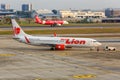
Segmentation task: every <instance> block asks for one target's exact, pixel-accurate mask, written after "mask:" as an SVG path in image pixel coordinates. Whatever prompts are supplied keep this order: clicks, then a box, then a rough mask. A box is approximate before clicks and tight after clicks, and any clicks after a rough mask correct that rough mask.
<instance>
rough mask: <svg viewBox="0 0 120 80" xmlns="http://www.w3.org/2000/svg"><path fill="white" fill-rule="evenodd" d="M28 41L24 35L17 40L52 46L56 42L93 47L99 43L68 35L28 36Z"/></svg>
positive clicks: (72, 45) (71, 45)
mask: <svg viewBox="0 0 120 80" xmlns="http://www.w3.org/2000/svg"><path fill="white" fill-rule="evenodd" d="M27 38H28V40H29V42H28V41H27V40H26V39H25V37H23V38H22V37H21V39H20V40H19V41H21V42H23V43H28V44H31V45H37V46H39V45H48V46H54V45H56V44H64V45H65V46H66V47H67V46H68V47H94V46H99V45H101V43H99V42H97V41H96V40H94V39H91V38H70V37H37V36H28V37H27Z"/></svg>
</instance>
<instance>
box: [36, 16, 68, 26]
mask: <svg viewBox="0 0 120 80" xmlns="http://www.w3.org/2000/svg"><path fill="white" fill-rule="evenodd" d="M35 23H39V24H45V25H51V27H52V26H61V25H62V24H69V23H68V22H67V21H63V20H41V19H40V18H39V17H38V16H37V15H36V16H35Z"/></svg>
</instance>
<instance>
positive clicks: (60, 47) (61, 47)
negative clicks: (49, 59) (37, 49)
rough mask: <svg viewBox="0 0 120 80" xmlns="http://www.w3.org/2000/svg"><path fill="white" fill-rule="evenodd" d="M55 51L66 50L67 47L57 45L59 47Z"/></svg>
mask: <svg viewBox="0 0 120 80" xmlns="http://www.w3.org/2000/svg"><path fill="white" fill-rule="evenodd" d="M55 49H56V50H65V45H64V44H57V45H56V46H55Z"/></svg>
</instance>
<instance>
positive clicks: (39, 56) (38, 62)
mask: <svg viewBox="0 0 120 80" xmlns="http://www.w3.org/2000/svg"><path fill="white" fill-rule="evenodd" d="M95 39H97V40H99V39H100V40H105V39H115V40H118V39H120V38H118V37H108V38H107V37H106V38H102V37H101V38H95ZM103 45H108V46H114V47H116V48H117V50H116V51H103V50H102V47H101V48H100V51H96V50H93V51H90V50H89V48H72V49H66V50H64V51H51V50H49V49H50V48H49V47H41V46H31V45H26V44H23V43H19V42H17V41H15V40H13V39H12V36H10V35H2V36H0V80H120V43H103Z"/></svg>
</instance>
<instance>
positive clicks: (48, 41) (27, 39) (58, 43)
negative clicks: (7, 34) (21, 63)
mask: <svg viewBox="0 0 120 80" xmlns="http://www.w3.org/2000/svg"><path fill="white" fill-rule="evenodd" d="M11 22H12V27H13V32H14V37H13V39H15V40H17V41H19V42H22V43H25V44H30V45H35V46H49V47H50V49H51V50H65V49H67V48H72V47H83V48H84V47H85V48H86V47H88V48H93V47H98V46H100V45H102V44H101V43H100V42H98V41H97V40H95V39H92V38H73V37H57V35H56V34H55V36H51V37H40V36H39V37H38V36H32V35H29V34H26V33H25V32H24V31H23V30H22V28H21V27H20V26H19V25H18V23H17V22H16V20H15V19H11Z"/></svg>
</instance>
